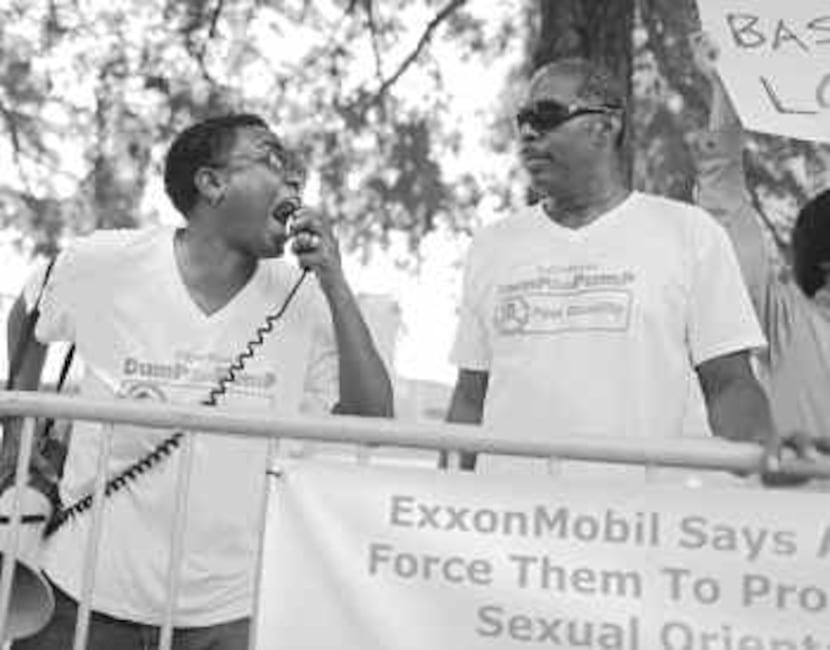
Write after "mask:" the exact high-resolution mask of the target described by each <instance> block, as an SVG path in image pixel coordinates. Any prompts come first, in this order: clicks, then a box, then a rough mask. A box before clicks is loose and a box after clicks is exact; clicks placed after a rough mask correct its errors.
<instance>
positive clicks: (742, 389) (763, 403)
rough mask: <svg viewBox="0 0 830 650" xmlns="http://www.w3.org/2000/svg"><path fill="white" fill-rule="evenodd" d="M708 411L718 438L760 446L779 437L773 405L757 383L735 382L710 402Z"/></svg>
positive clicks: (747, 381)
mask: <svg viewBox="0 0 830 650" xmlns="http://www.w3.org/2000/svg"><path fill="white" fill-rule="evenodd" d="M707 408H708V411H709V425H710V426H711V428H712V433H714V435H715V436H718V437H720V438H725V439H727V440H734V441H739V442H758V443H760V444H767V443H769V441H770V440H771V439H772V438H773V437H774V436H775V428H774V426H773V423H772V416H771V414H770V408H769V402H768V401H767V398H766V395H765V394H764V391H763V390H762V388H761V386H760V385H759V384H758V382H757V381H754V380H749V379H744V378H736V379H733V380H732V381H730V382H729V383H727V384H726V385H725V386H723V387H722V388H721V389H720V390H719V391H718V392H717V393H716V394H715V395H714V396H713V397H711V398H710V399H709V400H708V402H707Z"/></svg>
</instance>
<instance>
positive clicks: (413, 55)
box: [370, 0, 467, 103]
mask: <svg viewBox="0 0 830 650" xmlns="http://www.w3.org/2000/svg"><path fill="white" fill-rule="evenodd" d="M465 4H467V0H450V2H448V3H447V5H446V6H445V7H444V8H443V9H441V11H439V12H438V13H437V14H436V15H435V17H434V18H433V19H432V20H430V21H429V23H428V24H427V26H426V29H424V33H423V34H421V38H419V39H418V43H417V44H416V45H415V49H413V50H412V52H410V53H409V55H408V56H407V57H406V58H405V59H404V60H403V61H401V63H400V65H399V66H398V69H397V70H395V73H394V74H393V75H392V76H391V77H389V78H388V79H386V81H384V82H383V83H382V84H381V85H380V87H379V88H378V90H377V92H376V93H375V94H374V96H373V97H372V99H371V100H370V101H371V102H372V103H378V102H380V101H381V100H382V99H383V97H384V95H386V93H387V92H389V89H390V88H391V87H392V86H394V85H395V84H396V83H397V81H398V79H400V78H401V77H402V76H403V74H404V73H405V72H406V71H407V69H408V68H409V66H411V65H412V64H413V63H415V61H416V60H417V59H418V57H419V56H420V55H421V52H422V51H423V49H424V48H425V47H426V46H427V44H428V43H429V42H430V40H431V39H432V35H433V33H434V32H435V30H436V29H438V27H439V26H440V25H441V23H442V22H444V21H445V20H446V19H447V18H448V17H449V16H450V15H452V14H453V12H455V11H456V10H458V9H459V8H460V7H462V6H463V5H465Z"/></svg>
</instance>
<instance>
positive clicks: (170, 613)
mask: <svg viewBox="0 0 830 650" xmlns="http://www.w3.org/2000/svg"><path fill="white" fill-rule="evenodd" d="M193 435H194V434H192V433H190V432H187V433H185V434H184V436H183V437H182V455H181V458H180V459H179V467H178V476H177V478H176V509H175V514H174V515H173V516H174V519H173V539H172V541H171V544H170V547H171V548H170V560H169V563H168V565H167V588H166V594H165V608H164V622H163V624H162V628H161V638H160V640H159V646H158V647H159V650H170V648H171V646H172V644H173V625H174V622H175V615H176V600H177V598H178V595H179V583H180V581H181V564H182V557H183V556H184V531H185V529H186V528H187V507H188V501H189V497H190V478H191V476H192V474H193V442H194V440H193Z"/></svg>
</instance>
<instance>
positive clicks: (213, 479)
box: [14, 114, 392, 650]
mask: <svg viewBox="0 0 830 650" xmlns="http://www.w3.org/2000/svg"><path fill="white" fill-rule="evenodd" d="M304 180H305V173H304V168H303V166H302V165H301V164H300V163H299V161H298V159H297V157H296V156H295V155H294V154H293V153H292V152H291V150H290V149H289V148H287V147H286V146H285V145H284V143H283V142H282V141H281V140H280V139H279V138H278V137H277V135H276V134H275V133H274V132H273V131H272V130H271V129H270V128H269V126H268V125H267V123H266V122H265V121H264V120H263V119H262V118H260V117H259V116H256V115H251V114H231V115H225V116H220V117H214V118H211V119H207V120H204V121H201V122H198V123H196V124H193V125H192V126H190V127H188V128H186V129H185V130H184V131H182V132H181V133H180V134H179V135H178V136H177V137H176V138H175V140H174V142H173V143H172V145H171V147H170V149H169V151H168V152H167V156H166V160H165V168H164V185H165V189H166V192H167V195H168V197H169V198H170V200H171V202H172V203H173V205H174V206H175V207H176V209H177V210H178V212H179V213H181V215H182V217H183V218H184V223H183V225H182V226H181V227H167V226H163V227H152V228H146V229H141V230H132V231H106V232H104V231H101V232H96V233H94V234H92V235H90V236H88V237H85V238H82V239H79V240H78V241H76V242H75V243H73V244H72V245H71V246H69V247H68V248H67V249H65V250H64V251H63V252H62V253H61V254H60V255H59V256H58V258H57V261H56V263H55V265H54V269H53V270H52V273H51V277H50V278H49V280H48V282H46V286H45V289H44V292H43V299H42V302H41V305H40V317H39V319H38V322H37V326H36V328H35V338H36V344H37V345H44V344H46V343H48V342H51V341H69V342H71V343H74V345H75V346H76V348H77V352H78V355H79V357H80V358H81V359H82V360H83V362H84V363H83V375H82V377H81V379H80V382H79V392H80V395H81V396H85V397H90V398H96V399H106V398H111V399H142V400H154V401H159V402H169V403H174V404H194V405H195V404H207V405H216V406H228V407H234V408H242V409H249V408H250V409H262V408H273V409H276V410H278V412H279V413H281V414H295V413H296V414H299V413H316V414H325V413H344V414H350V415H361V416H376V417H388V416H391V415H392V388H391V383H390V381H389V377H388V375H387V372H386V369H385V367H384V365H383V363H382V361H381V357H380V355H379V354H378V352H377V350H376V348H375V344H374V342H373V340H372V338H371V335H370V332H369V330H368V328H367V326H366V323H365V322H364V320H363V317H362V315H361V313H360V311H359V309H358V306H357V302H356V300H355V297H354V294H353V293H352V290H351V288H350V286H349V283H348V282H347V280H346V277H345V274H344V272H343V268H342V266H341V263H340V255H339V252H338V246H337V241H336V239H335V237H334V234H333V232H332V229H331V227H330V225H329V223H328V219H327V218H326V217H325V215H323V214H320V213H318V212H315V211H313V210H311V209H309V208H304V207H299V206H300V205H301V201H300V198H301V194H302V191H303V185H304ZM289 250H291V251H293V252H294V253H295V254H296V257H297V261H298V262H299V264H297V263H295V261H294V260H290V259H287V256H286V255H285V253H286V252H288V251H289ZM39 284H42V274H41V275H40V276H37V275H35V276H34V277H33V278H32V279H31V281H30V282H29V283H28V285H27V290H26V291H24V297H25V302H26V304H27V306H29V307H31V305H32V304H33V297H32V296H33V294H34V293H35V289H34V288H35V287H37V286H39ZM181 435H182V434H181V433H179V432H170V431H158V430H149V429H141V428H138V427H127V426H116V427H115V429H114V435H113V438H112V451H111V455H110V457H109V463H108V467H107V476H108V477H111V478H109V482H108V486H109V487H110V488H111V489H108V496H107V504H106V508H105V509H104V514H103V531H102V537H101V544H100V548H99V551H98V553H97V558H96V562H97V572H96V580H95V587H94V592H93V596H92V610H93V612H92V616H91V621H90V628H89V638H88V645H87V648H88V649H89V650H113V649H114V648H118V649H129V648H143V647H148V646H151V645H152V644H153V643H155V642H156V639H157V638H158V636H159V632H160V630H159V626H160V625H161V624H162V622H163V621H162V619H163V617H164V612H165V605H166V584H167V572H168V560H169V557H170V544H171V534H172V533H171V531H172V529H173V525H174V516H175V503H176V498H175V495H176V489H177V466H178V462H176V460H177V459H175V458H171V457H172V456H175V455H176V454H177V453H178V449H179V447H180V443H181ZM100 436H101V429H100V425H99V424H97V423H89V422H80V421H79V422H76V423H75V425H74V429H73V432H72V437H71V440H70V443H69V449H68V453H67V456H66V463H65V466H64V472H63V476H62V478H61V482H60V495H61V499H62V503H63V507H62V509H61V510H60V512H59V513H58V515H57V517H56V524H55V526H53V528H54V533H53V534H52V535H51V536H49V538H48V539H47V542H46V544H45V548H44V552H43V560H42V570H43V572H44V574H45V575H46V576H47V577H48V579H49V581H50V582H51V583H52V586H53V588H54V595H55V614H54V616H53V617H52V619H51V620H50V622H49V624H48V625H47V626H46V627H45V628H44V629H43V630H41V631H40V632H38V633H37V634H34V635H33V636H31V637H28V638H25V639H21V640H19V641H17V642H15V644H14V648H15V650H47V649H48V650H63V649H67V650H68V649H69V648H72V643H73V636H74V630H75V619H76V614H77V611H78V599H79V598H80V594H81V583H82V571H83V564H84V555H85V545H86V540H87V539H88V535H89V530H90V519H91V518H90V517H89V513H88V504H89V498H88V497H89V495H90V493H91V490H92V486H93V483H94V479H95V476H94V468H95V466H96V458H97V455H98V444H99V439H100ZM192 444H193V457H194V459H196V460H195V462H194V464H193V471H192V476H191V483H190V490H189V495H190V498H189V502H188V506H187V520H186V530H185V533H184V539H183V559H182V562H181V569H180V573H179V588H178V598H177V599H176V602H175V613H174V621H173V624H174V634H173V647H174V648H175V649H176V650H195V649H196V648H207V647H210V648H212V649H214V650H247V648H248V634H249V633H248V628H249V619H250V616H251V613H252V609H253V599H254V585H255V576H254V571H255V567H256V554H257V550H258V548H259V520H260V517H261V512H262V505H263V503H262V500H263V498H264V488H265V479H266V474H265V472H266V462H267V442H266V441H261V440H253V439H250V440H248V439H241V438H239V437H238V436H234V437H231V436H227V437H223V436H216V435H209V436H208V435H204V436H200V435H198V434H196V435H194V436H193V439H192Z"/></svg>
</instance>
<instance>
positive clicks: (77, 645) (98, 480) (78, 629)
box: [72, 423, 114, 650]
mask: <svg viewBox="0 0 830 650" xmlns="http://www.w3.org/2000/svg"><path fill="white" fill-rule="evenodd" d="M113 429H114V425H113V424H112V423H106V424H104V426H103V427H102V430H101V439H100V441H99V443H98V465H97V467H96V472H97V473H96V474H95V486H94V488H93V492H92V513H91V517H92V520H91V522H90V527H89V534H88V536H87V540H86V550H85V552H84V566H83V578H82V581H81V601H80V603H79V606H78V618H77V620H76V621H75V641H74V643H73V645H72V647H73V650H85V649H86V642H87V638H88V636H89V619H90V616H91V615H92V592H93V590H94V588H95V571H96V568H97V565H98V562H97V560H98V545H99V544H100V542H101V533H102V531H103V530H104V516H103V515H104V506H105V502H106V499H105V495H104V490H105V488H106V485H107V465H108V463H109V458H110V452H111V451H112V436H113Z"/></svg>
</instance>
